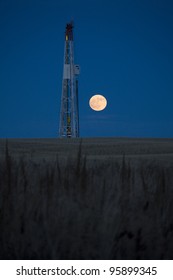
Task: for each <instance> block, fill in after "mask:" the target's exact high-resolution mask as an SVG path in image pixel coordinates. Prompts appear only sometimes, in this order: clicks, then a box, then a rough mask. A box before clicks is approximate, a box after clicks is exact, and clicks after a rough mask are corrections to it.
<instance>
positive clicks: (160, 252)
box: [0, 142, 173, 259]
mask: <svg viewBox="0 0 173 280" xmlns="http://www.w3.org/2000/svg"><path fill="white" fill-rule="evenodd" d="M172 201H173V168H172V167H171V166H164V164H163V165H158V164H157V161H153V162H152V161H147V160H140V161H139V162H138V164H137V165H134V164H132V162H131V160H130V159H129V158H127V157H126V155H125V154H122V157H121V160H116V159H114V160H111V161H104V160H100V161H97V160H95V161H94V160H93V161H92V160H91V159H90V160H89V159H88V156H87V154H85V153H83V146H82V142H80V143H79V147H78V151H77V152H76V155H75V156H73V157H70V156H69V158H68V160H67V161H66V164H64V163H63V164H62V163H61V158H60V157H59V155H58V154H57V156H56V160H54V161H51V162H50V161H47V160H46V159H43V160H40V161H39V162H34V161H33V160H32V159H31V158H28V157H20V158H18V159H16V158H14V157H13V156H12V155H11V154H10V151H9V147H8V142H6V149H5V154H4V157H3V158H1V160H0V258H1V259H172V258H173V203H172Z"/></svg>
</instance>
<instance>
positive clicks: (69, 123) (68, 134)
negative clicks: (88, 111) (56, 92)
mask: <svg viewBox="0 0 173 280" xmlns="http://www.w3.org/2000/svg"><path fill="white" fill-rule="evenodd" d="M79 72H80V68H79V65H76V64H74V45H73V22H70V23H68V24H67V25H66V30H65V46H64V66H63V80H62V95H61V108H60V124H59V137H61V138H76V137H79V108H78V75H79Z"/></svg>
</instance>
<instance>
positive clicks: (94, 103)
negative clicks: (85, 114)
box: [89, 94, 107, 111]
mask: <svg viewBox="0 0 173 280" xmlns="http://www.w3.org/2000/svg"><path fill="white" fill-rule="evenodd" d="M89 105H90V107H91V109H93V110H94V111H102V110H104V109H105V108H106V105H107V100H106V98H105V97H104V96H103V95H100V94H96V95H93V96H92V97H91V98H90V101H89Z"/></svg>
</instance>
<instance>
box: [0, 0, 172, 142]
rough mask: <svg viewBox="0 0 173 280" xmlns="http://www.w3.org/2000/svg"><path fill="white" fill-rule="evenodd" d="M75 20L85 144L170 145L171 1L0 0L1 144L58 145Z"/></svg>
mask: <svg viewBox="0 0 173 280" xmlns="http://www.w3.org/2000/svg"><path fill="white" fill-rule="evenodd" d="M71 19H73V20H74V40H75V41H74V47H75V63H76V64H79V65H80V67H81V74H80V76H79V115H80V136H81V137H95V136H96V137H98V136H104V137H108V136H115V137H121V136H123V137H173V1H172V0H87V1H79V0H0V137H1V138H2V137H3V138H8V137H17V138H19V137H27V138H30V137H44V138H45V137H58V127H59V113H60V100H61V91H62V89H61V86H62V70H63V55H64V32H65V26H66V23H68V22H69V21H71ZM93 94H102V95H104V96H105V97H106V98H107V101H108V105H107V108H106V109H105V110H104V111H101V112H94V111H93V110H91V109H90V107H89V105H88V103H89V99H90V97H91V96H92V95H93Z"/></svg>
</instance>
